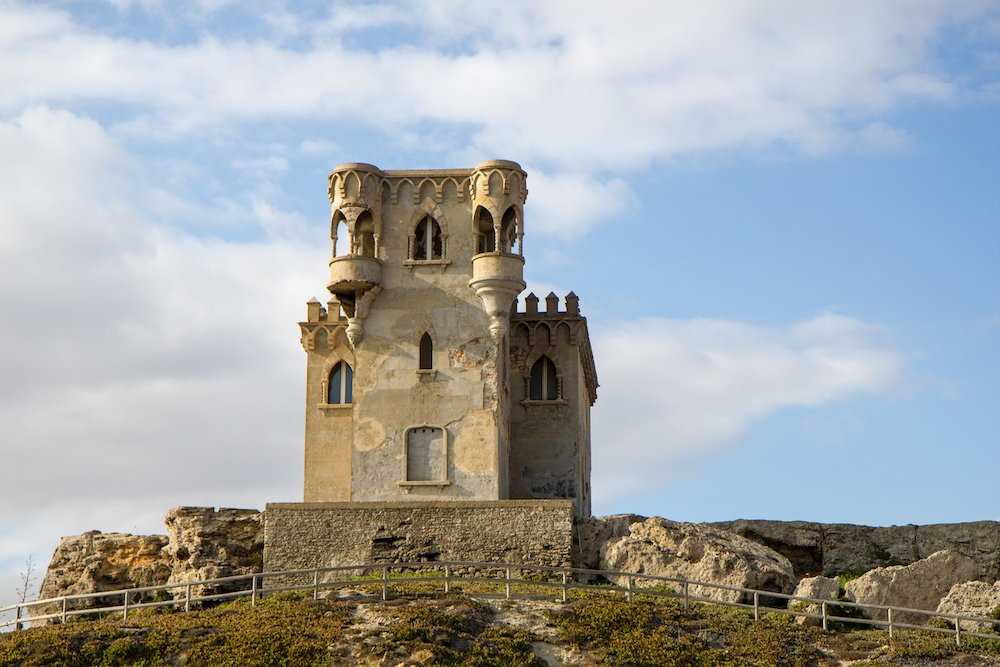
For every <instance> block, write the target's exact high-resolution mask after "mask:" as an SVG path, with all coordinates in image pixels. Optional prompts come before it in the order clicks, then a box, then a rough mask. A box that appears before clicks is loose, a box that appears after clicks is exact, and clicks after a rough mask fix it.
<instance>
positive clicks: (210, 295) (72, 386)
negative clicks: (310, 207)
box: [0, 108, 326, 602]
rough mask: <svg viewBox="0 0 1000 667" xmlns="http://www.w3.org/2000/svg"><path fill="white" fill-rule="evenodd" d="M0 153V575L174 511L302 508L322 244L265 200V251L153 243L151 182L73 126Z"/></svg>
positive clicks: (157, 236)
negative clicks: (311, 333)
mask: <svg viewBox="0 0 1000 667" xmlns="http://www.w3.org/2000/svg"><path fill="white" fill-rule="evenodd" d="M0 153H2V154H4V155H8V156H17V159H16V160H6V161H4V162H2V163H0V264H2V265H3V267H4V274H3V275H4V280H3V281H2V282H0V309H2V311H3V312H4V317H3V318H2V319H0V349H2V350H4V353H3V354H2V355H0V378H2V381H0V448H2V451H0V456H2V460H3V465H2V466H0V486H2V487H3V488H4V498H5V500H4V503H3V506H2V507H0V526H3V530H2V531H0V561H3V562H4V563H7V564H9V563H14V564H17V562H18V561H19V560H20V559H21V557H22V556H23V555H24V553H22V552H23V551H25V550H30V551H32V552H34V553H35V556H36V557H37V558H39V559H40V560H42V561H43V562H47V559H48V557H49V555H50V552H49V550H50V549H51V547H52V546H53V545H54V543H55V540H56V539H57V538H58V537H59V534H60V533H61V532H79V531H81V530H84V529H87V528H89V527H96V528H102V529H105V530H107V529H119V530H129V529H132V528H134V527H137V528H138V529H139V530H145V531H153V530H159V526H158V525H156V524H158V523H159V519H158V517H160V516H162V514H163V512H164V511H165V510H166V509H167V508H168V507H169V506H171V505H175V504H182V503H189V504H208V505H212V504H228V505H247V504H249V505H259V504H261V503H263V502H264V501H265V500H267V499H269V498H270V499H277V498H287V499H295V498H297V497H299V494H300V480H299V475H300V471H299V467H300V466H297V465H295V461H297V460H299V459H300V456H301V452H300V449H301V443H300V441H301V370H302V364H303V358H302V354H303V353H302V351H301V348H300V346H299V342H298V331H297V327H296V325H295V323H296V321H297V320H299V319H301V317H302V315H303V314H304V301H305V299H306V298H307V297H308V295H309V294H310V293H311V292H312V291H313V290H314V289H315V287H316V286H317V285H322V280H323V264H324V255H325V251H326V248H325V245H324V244H322V243H320V244H306V243H298V242H296V240H295V239H296V238H298V237H297V235H296V234H295V233H289V232H288V229H289V228H292V229H293V230H294V229H295V228H296V227H299V226H302V225H303V224H304V223H303V222H302V221H301V220H300V219H298V218H297V216H296V215H295V214H291V213H287V212H283V211H280V210H278V209H276V208H274V207H273V206H271V205H270V204H268V203H267V202H264V201H257V202H256V203H255V206H254V213H255V215H257V216H258V217H259V218H261V221H260V224H262V225H264V226H265V227H267V228H269V229H270V230H271V231H272V233H271V234H269V235H268V236H267V237H266V239H265V240H262V241H259V242H254V243H236V242H225V241H220V240H211V239H210V240H205V239H200V238H197V237H194V236H190V235H187V234H185V233H183V232H179V231H176V230H173V229H171V228H169V227H166V226H163V225H156V224H152V223H151V222H150V221H149V219H147V218H146V217H144V214H143V213H142V207H141V206H140V202H144V201H145V200H146V199H147V195H146V194H145V193H143V192H142V191H141V189H142V183H139V182H133V181H131V180H130V178H131V177H130V175H131V174H142V173H145V170H137V169H130V168H129V166H130V165H131V164H132V162H133V158H131V157H130V156H128V155H126V154H123V153H122V152H121V151H120V149H118V148H117V146H116V145H115V143H114V142H113V141H112V140H111V138H110V137H109V136H108V135H107V134H106V133H105V132H104V131H103V130H102V129H101V128H100V126H98V125H97V124H96V123H94V122H93V121H90V120H87V119H84V118H80V117H78V116H74V115H72V114H70V113H67V112H62V111H53V110H50V109H47V108H34V109H31V110H28V111H26V112H24V113H23V114H21V115H19V116H18V117H17V118H15V119H14V120H12V121H10V122H2V121H0ZM140 177H141V176H140ZM8 575H9V572H8V573H7V574H6V575H3V576H0V583H3V582H4V581H9V579H10V577H9V576H8ZM9 594H10V591H8V590H0V602H2V601H4V600H7V599H9Z"/></svg>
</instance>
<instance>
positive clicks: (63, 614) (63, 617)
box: [62, 597, 66, 625]
mask: <svg viewBox="0 0 1000 667" xmlns="http://www.w3.org/2000/svg"><path fill="white" fill-rule="evenodd" d="M62 623H63V625H66V598H65V597H63V608H62Z"/></svg>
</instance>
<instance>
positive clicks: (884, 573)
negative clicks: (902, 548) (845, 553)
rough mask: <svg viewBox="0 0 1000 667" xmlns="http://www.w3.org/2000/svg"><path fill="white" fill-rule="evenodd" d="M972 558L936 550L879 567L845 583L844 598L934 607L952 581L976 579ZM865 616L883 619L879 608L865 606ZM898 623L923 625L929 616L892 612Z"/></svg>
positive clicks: (952, 584)
mask: <svg viewBox="0 0 1000 667" xmlns="http://www.w3.org/2000/svg"><path fill="white" fill-rule="evenodd" d="M977 571H978V568H977V567H976V563H975V561H973V560H972V559H971V558H969V557H968V556H964V555H962V554H960V553H958V552H957V551H938V552H937V553H934V554H931V555H930V556H928V557H927V558H924V559H922V560H918V561H917V562H915V563H913V564H911V565H893V566H890V567H879V568H875V569H874V570H871V571H870V572H866V573H865V574H863V575H861V576H860V577H858V578H857V579H853V580H851V581H849V582H847V586H846V589H847V597H848V598H849V599H850V600H852V601H854V602H858V603H860V604H874V605H891V606H896V607H909V608H911V609H929V610H932V611H933V610H935V609H937V607H938V604H939V603H940V602H941V599H942V598H944V596H945V595H946V594H947V593H948V591H949V590H951V587H952V586H954V585H955V584H960V583H963V582H966V581H971V580H973V579H975V578H976V574H977ZM862 611H863V613H864V614H865V615H866V616H868V617H869V618H877V619H884V618H886V613H885V612H884V611H881V610H874V609H865V610H862ZM893 619H894V620H896V621H899V622H900V623H914V624H920V625H923V624H926V623H927V622H928V621H930V619H931V617H929V616H925V615H922V614H912V613H906V612H894V613H893Z"/></svg>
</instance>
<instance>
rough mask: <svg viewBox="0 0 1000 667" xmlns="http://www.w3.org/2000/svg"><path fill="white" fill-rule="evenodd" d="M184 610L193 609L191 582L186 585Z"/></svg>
mask: <svg viewBox="0 0 1000 667" xmlns="http://www.w3.org/2000/svg"><path fill="white" fill-rule="evenodd" d="M184 611H191V584H188V585H187V586H185V587H184Z"/></svg>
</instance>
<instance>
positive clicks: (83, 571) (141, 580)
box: [32, 530, 171, 616]
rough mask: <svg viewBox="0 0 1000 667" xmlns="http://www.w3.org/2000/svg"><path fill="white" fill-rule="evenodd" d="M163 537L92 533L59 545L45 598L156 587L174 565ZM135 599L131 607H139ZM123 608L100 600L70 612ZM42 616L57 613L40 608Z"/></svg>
mask: <svg viewBox="0 0 1000 667" xmlns="http://www.w3.org/2000/svg"><path fill="white" fill-rule="evenodd" d="M166 543H167V538H166V537H164V536H162V535H129V534H126V533H102V532H101V531H99V530H92V531H89V532H86V533H83V534H82V535H73V536H71V537H64V538H62V539H61V540H59V545H58V546H57V547H56V550H55V552H54V553H53V554H52V560H51V561H50V562H49V567H48V569H47V570H46V572H45V578H44V579H43V580H42V587H41V590H40V591H39V594H38V597H39V598H50V597H59V596H62V595H75V594H81V593H99V592H101V591H111V590H115V589H120V588H134V587H138V586H156V585H159V584H163V583H166V582H167V580H168V579H169V577H170V571H171V566H170V560H169V559H168V558H167V557H166V555H165V554H164V553H163V547H164V546H165V545H166ZM140 597H142V599H146V598H148V597H149V596H138V595H137V596H135V598H132V599H130V601H135V602H139V601H141V600H140ZM112 604H121V598H120V597H119V598H117V599H114V598H104V597H95V598H88V599H85V600H75V601H73V603H72V605H71V606H70V609H82V608H86V607H98V606H106V605H112ZM32 611H33V612H34V614H35V615H36V616H40V615H44V614H48V613H53V612H55V611H57V610H56V609H49V608H42V607H35V608H33V609H32Z"/></svg>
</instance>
